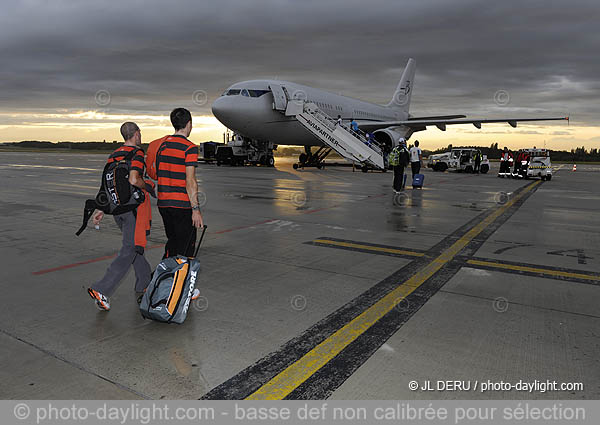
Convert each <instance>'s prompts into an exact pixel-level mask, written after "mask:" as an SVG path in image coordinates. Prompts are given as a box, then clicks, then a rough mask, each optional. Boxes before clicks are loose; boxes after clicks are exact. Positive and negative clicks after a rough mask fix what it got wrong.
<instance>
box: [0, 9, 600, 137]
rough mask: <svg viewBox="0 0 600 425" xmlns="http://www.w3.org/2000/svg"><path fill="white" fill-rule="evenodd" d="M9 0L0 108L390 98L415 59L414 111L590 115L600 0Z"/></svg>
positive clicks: (0, 49) (3, 22)
mask: <svg viewBox="0 0 600 425" xmlns="http://www.w3.org/2000/svg"><path fill="white" fill-rule="evenodd" d="M15 3H16V4H14V3H13V4H11V5H10V6H5V7H3V9H5V11H4V12H3V14H2V15H1V16H0V55H1V57H2V58H3V60H2V62H3V64H2V67H1V68H0V108H1V109H2V111H3V112H12V111H18V110H20V109H23V110H32V109H36V110H38V109H39V110H46V109H48V110H50V111H54V110H56V109H58V108H66V109H83V110H88V109H98V105H97V104H95V103H94V94H95V93H96V92H97V91H98V90H108V91H109V92H110V93H111V96H112V98H111V104H110V108H111V109H112V110H118V111H150V112H153V111H155V112H160V113H163V112H164V111H168V110H170V109H171V108H172V106H173V105H179V104H184V105H186V104H187V105H188V106H191V107H194V110H195V111H196V112H202V113H209V110H210V109H209V107H210V101H211V100H213V99H214V98H216V97H217V96H218V95H219V94H220V93H221V92H222V91H223V89H225V88H226V87H227V86H228V85H230V84H231V83H233V82H235V81H239V80H246V79H254V78H263V77H267V78H274V77H278V78H280V79H289V80H293V81H297V82H301V83H306V84H310V85H314V86H317V87H322V88H327V89H330V90H331V91H334V92H342V93H344V94H347V95H351V96H355V97H359V98H364V99H367V100H371V101H375V102H387V101H388V100H389V98H390V97H391V94H392V92H393V90H394V88H395V86H396V84H397V81H398V79H399V76H400V74H401V72H402V69H403V67H404V65H405V63H406V60H407V59H408V58H409V57H414V58H415V59H416V60H417V77H416V81H415V90H414V91H413V107H412V110H413V112H415V113H419V112H420V113H440V112H441V113H457V112H464V113H469V114H472V115H478V116H483V115H496V116H497V115H514V114H520V115H527V116H535V115H540V114H542V115H546V114H564V113H570V114H571V115H572V116H573V117H574V118H575V119H576V120H577V121H579V122H586V123H587V124H591V125H595V124H596V122H595V120H596V117H597V116H598V115H599V113H600V106H599V105H598V102H597V99H598V95H599V94H600V83H599V82H598V74H599V72H598V71H600V58H599V57H598V54H597V52H598V51H600V35H599V33H598V31H597V22H598V19H599V18H600V13H599V10H600V7H599V6H598V3H597V0H590V1H571V2H564V1H563V2H558V1H528V2H524V1H520V2H513V1H506V2H497V3H496V2H486V1H469V0H454V1H451V2H449V1H444V0H439V1H431V0H425V1H419V2H415V1H410V2H409V1H386V2H379V1H371V2H364V1H326V2H317V1H277V2H275V1H270V2H267V1H246V0H240V1H237V2H233V1H216V2H205V1H203V2H197V1H189V2H188V1H174V2H164V1H160V2H159V1H143V2H142V1H121V2H114V3H113V2H110V3H109V2H83V1H82V2H61V1H56V2H45V1H27V2H15ZM195 90H204V91H205V92H206V93H207V94H208V100H209V102H208V104H207V105H206V106H204V107H199V106H195V105H193V103H192V94H193V92H194V91H195ZM498 90H505V91H506V92H507V93H508V94H509V97H510V102H509V103H508V105H505V106H500V105H498V104H496V103H495V102H494V94H495V93H496V92H497V91H498Z"/></svg>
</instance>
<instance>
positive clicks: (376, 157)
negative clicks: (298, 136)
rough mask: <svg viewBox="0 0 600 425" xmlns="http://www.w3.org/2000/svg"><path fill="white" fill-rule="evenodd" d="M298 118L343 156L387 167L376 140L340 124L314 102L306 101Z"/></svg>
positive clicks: (362, 162)
mask: <svg viewBox="0 0 600 425" xmlns="http://www.w3.org/2000/svg"><path fill="white" fill-rule="evenodd" d="M296 119H297V120H298V122H299V123H300V124H302V126H303V127H304V128H306V129H307V130H308V131H310V132H311V133H312V134H314V135H315V136H316V137H318V138H319V139H320V140H321V141H322V142H323V143H324V144H325V145H327V146H329V147H330V148H331V149H333V150H334V151H336V152H337V153H338V154H339V155H341V156H342V157H343V158H345V159H347V160H349V161H352V162H355V163H359V164H362V165H363V166H365V165H366V166H368V167H372V168H376V169H379V170H384V169H385V161H384V154H383V151H382V150H381V148H380V147H379V146H378V145H377V143H376V142H374V141H372V142H370V141H368V140H367V139H366V138H365V137H364V136H363V135H362V134H360V133H358V132H356V131H354V130H352V129H351V128H350V127H347V126H345V125H344V124H338V123H337V121H336V120H335V119H333V118H332V117H331V116H329V115H327V114H326V113H325V112H323V111H321V110H320V109H319V108H318V107H317V105H315V104H314V103H310V102H305V103H304V104H303V108H302V112H300V113H299V114H297V115H296Z"/></svg>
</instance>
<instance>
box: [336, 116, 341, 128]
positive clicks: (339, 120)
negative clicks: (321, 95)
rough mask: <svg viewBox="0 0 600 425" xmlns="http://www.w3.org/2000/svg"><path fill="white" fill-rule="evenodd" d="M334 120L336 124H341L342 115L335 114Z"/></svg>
mask: <svg viewBox="0 0 600 425" xmlns="http://www.w3.org/2000/svg"><path fill="white" fill-rule="evenodd" d="M336 122H337V125H339V126H341V125H342V116H341V115H338V116H337V121H336Z"/></svg>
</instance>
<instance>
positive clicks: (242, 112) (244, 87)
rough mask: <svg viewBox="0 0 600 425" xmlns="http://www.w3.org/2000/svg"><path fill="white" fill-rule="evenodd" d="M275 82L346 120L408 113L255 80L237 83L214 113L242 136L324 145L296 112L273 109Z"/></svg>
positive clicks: (399, 116)
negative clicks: (272, 85) (290, 112)
mask: <svg viewBox="0 0 600 425" xmlns="http://www.w3.org/2000/svg"><path fill="white" fill-rule="evenodd" d="M271 84H278V85H280V86H282V87H284V88H285V89H286V90H287V93H288V95H289V97H290V99H302V100H306V101H308V102H312V103H315V104H316V105H317V106H318V107H319V109H321V110H322V111H323V112H325V113H327V114H328V115H330V116H331V117H332V118H334V119H337V117H338V115H339V116H341V117H342V119H343V120H344V122H349V121H350V120H352V119H355V120H357V121H361V122H365V121H373V122H377V121H393V120H399V119H406V118H407V117H406V116H402V115H406V113H403V112H401V111H399V110H395V109H393V108H390V107H387V106H381V105H376V104H374V103H370V102H365V101H362V100H358V99H354V98H351V97H347V96H342V95H338V94H335V93H331V92H328V91H325V90H320V89H316V88H313V87H309V86H304V85H301V84H296V83H291V82H288V81H276V80H253V81H243V82H239V83H235V84H233V85H232V86H231V87H229V88H228V89H227V90H226V91H225V92H224V93H223V95H222V96H221V97H219V98H218V99H217V100H215V102H214V103H213V105H212V112H213V114H214V116H215V117H216V118H217V119H218V120H219V121H220V122H221V123H223V125H225V126H226V127H227V128H229V129H231V130H233V131H234V132H236V133H238V134H241V135H242V136H245V137H248V138H251V139H254V140H259V141H268V142H272V143H274V144H277V145H300V146H320V145H322V142H321V141H320V140H319V139H317V138H316V137H315V136H313V135H312V134H311V133H310V132H309V131H307V130H306V129H305V128H304V127H302V125H301V124H300V123H298V121H297V120H296V118H295V117H293V116H285V115H284V114H283V113H281V112H279V111H276V110H274V109H273V94H272V92H271V91H270V86H271Z"/></svg>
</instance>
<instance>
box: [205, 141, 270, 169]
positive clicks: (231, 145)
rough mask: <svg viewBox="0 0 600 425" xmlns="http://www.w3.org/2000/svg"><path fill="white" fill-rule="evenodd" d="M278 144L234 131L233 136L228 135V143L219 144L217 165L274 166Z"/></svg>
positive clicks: (216, 156)
mask: <svg viewBox="0 0 600 425" xmlns="http://www.w3.org/2000/svg"><path fill="white" fill-rule="evenodd" d="M276 149H277V145H274V144H273V143H272V142H262V141H258V140H251V139H248V138H247V137H244V136H242V135H240V134H236V133H234V134H233V135H232V136H231V137H230V136H229V134H228V135H227V139H226V143H225V144H224V145H220V146H217V152H216V154H215V158H216V160H217V165H222V164H229V165H232V166H235V165H245V164H252V165H266V166H268V167H273V166H274V165H275V158H274V157H273V151H274V150H276Z"/></svg>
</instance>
